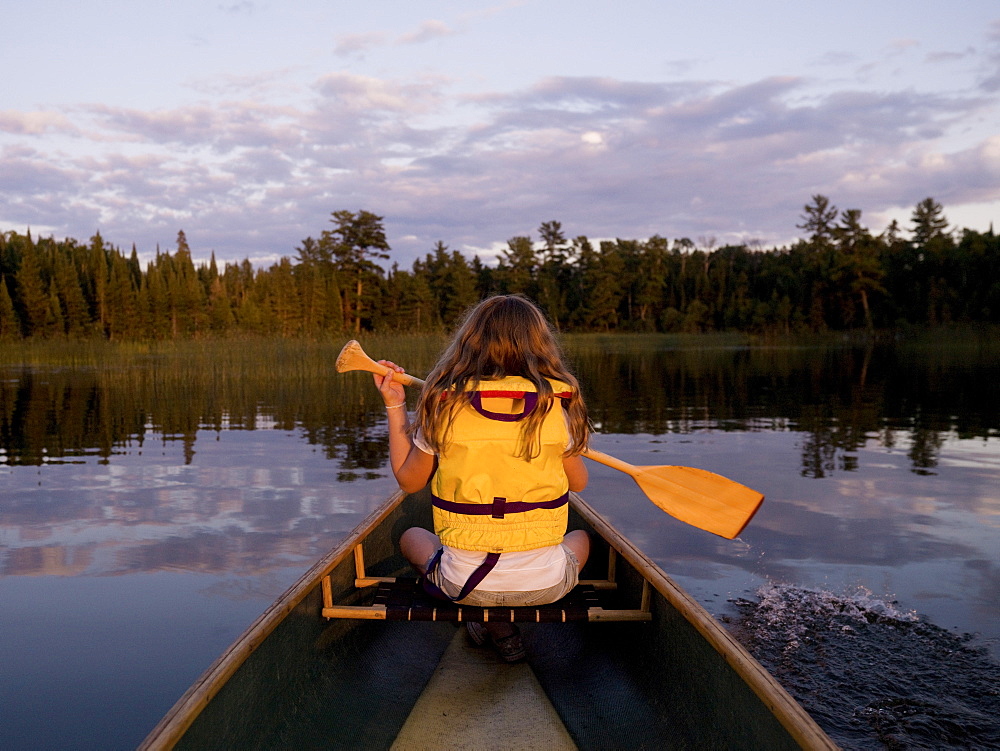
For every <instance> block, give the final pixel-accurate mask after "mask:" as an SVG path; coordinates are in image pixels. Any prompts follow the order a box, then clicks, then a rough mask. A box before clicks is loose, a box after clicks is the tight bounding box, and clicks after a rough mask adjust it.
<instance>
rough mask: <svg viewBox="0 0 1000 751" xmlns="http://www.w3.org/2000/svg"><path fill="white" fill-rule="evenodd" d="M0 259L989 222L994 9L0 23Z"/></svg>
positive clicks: (652, 0) (319, 5) (188, 10)
mask: <svg viewBox="0 0 1000 751" xmlns="http://www.w3.org/2000/svg"><path fill="white" fill-rule="evenodd" d="M0 17H2V18H3V19H4V24H3V25H4V28H5V34H4V42H3V44H2V45H0V81H2V84H0V231H3V232H8V231H15V232H19V233H23V232H25V231H27V230H28V229H29V228H30V230H31V232H32V233H33V235H34V236H36V237H37V236H43V237H48V236H53V237H55V238H57V239H62V238H64V237H71V238H74V239H77V240H80V241H82V242H86V241H87V240H89V238H90V237H91V236H92V235H93V234H94V233H95V232H100V233H101V235H102V236H103V237H104V239H105V241H106V242H108V243H111V244H112V245H115V246H117V247H120V248H122V249H123V251H124V252H126V253H127V252H130V251H131V247H132V245H133V244H134V245H135V246H136V248H137V250H138V252H139V255H140V258H143V259H145V260H149V259H151V258H152V257H153V256H154V254H155V252H156V249H157V247H159V248H160V249H162V250H164V251H173V250H175V249H176V239H177V233H178V231H179V230H183V231H184V232H185V235H186V237H187V240H188V243H189V244H190V247H191V250H192V254H193V256H194V257H195V259H196V260H207V258H208V257H209V255H210V254H211V253H213V252H214V253H215V256H216V259H217V261H218V262H219V263H220V264H221V263H223V262H239V261H242V260H243V259H250V260H251V261H253V262H254V263H255V264H258V265H261V266H266V265H269V264H270V263H273V262H274V261H276V260H277V259H279V258H280V257H282V256H291V257H294V256H295V249H296V248H297V247H298V246H299V245H300V244H301V241H302V240H303V239H304V238H306V237H318V236H319V235H320V234H321V233H322V232H323V231H324V230H326V229H332V228H333V225H332V224H331V223H330V218H331V213H332V212H334V211H338V210H342V209H347V210H350V211H359V210H362V209H364V210H367V211H372V212H374V213H375V214H378V215H379V216H382V217H383V218H384V226H385V230H386V235H387V239H388V241H389V244H390V245H391V246H392V252H391V256H392V257H391V259H390V261H389V262H390V263H392V262H398V263H399V264H400V266H401V267H403V268H410V267H411V265H412V262H413V261H414V260H415V259H417V258H421V257H423V256H424V255H426V254H427V253H429V252H431V251H432V249H433V248H434V246H435V245H436V243H437V242H439V241H441V242H444V243H445V244H446V245H447V246H448V247H449V248H451V249H453V250H459V251H461V252H462V253H463V254H465V255H466V256H467V257H471V256H472V255H479V256H480V257H481V258H482V259H483V260H484V261H485V262H487V263H490V262H492V260H493V259H495V257H496V254H497V253H498V251H499V249H501V248H502V247H504V246H505V245H506V241H507V240H508V239H510V238H512V237H514V236H518V235H529V236H531V237H532V238H533V239H535V240H538V227H539V225H540V224H541V223H543V222H548V221H558V222H560V223H561V225H562V229H563V232H564V233H565V235H566V236H567V238H573V237H577V236H579V235H586V236H587V237H589V238H590V239H591V240H597V239H604V238H624V239H644V238H647V237H650V236H653V235H660V236H662V237H665V238H667V239H671V240H672V239H676V238H681V237H687V238H690V239H691V240H693V241H694V242H695V244H696V245H699V246H700V247H706V248H709V247H713V246H714V247H718V246H721V245H724V244H727V243H748V244H750V245H751V246H752V247H763V248H770V247H777V246H781V245H784V244H786V243H789V242H792V241H794V240H795V239H796V238H798V237H801V236H802V231H801V230H800V229H798V228H797V227H796V225H797V224H801V223H802V221H803V220H802V214H803V207H804V205H805V204H807V203H810V202H811V197H812V196H813V195H816V194H822V195H825V196H827V197H829V198H830V200H831V202H832V203H833V204H834V205H835V206H837V207H838V208H839V209H841V210H844V209H848V208H857V209H861V210H862V212H863V214H862V222H863V223H864V224H865V225H866V226H868V227H869V228H870V229H871V230H872V231H873V232H874V233H878V232H881V231H883V230H884V229H885V227H886V226H887V225H888V223H889V222H890V221H891V220H892V219H896V220H898V221H899V223H900V226H901V227H903V229H904V230H905V229H908V228H909V227H910V215H911V213H912V211H913V207H914V206H915V205H916V204H917V203H918V202H920V201H922V200H923V199H925V198H927V197H932V198H934V199H935V200H936V201H938V202H939V203H941V204H942V205H943V207H944V213H945V216H946V217H947V218H948V220H949V221H950V223H951V225H952V227H953V228H955V229H959V228H965V227H967V228H970V229H975V230H979V231H986V230H988V229H989V228H990V226H991V224H992V223H993V222H996V221H1000V4H998V3H997V2H996V0H959V2H953V3H944V2H929V1H926V0H905V1H897V0H878V1H877V2H872V1H871V0H864V1H861V0H841V2H837V3H830V2H814V1H811V0H799V1H798V2H792V1H791V0H756V1H755V2H753V3H747V2H743V1H737V0H716V1H715V2H713V3H701V2H698V3H695V2H676V1H674V2H671V1H669V0H618V2H614V3H611V2H596V1H594V0H492V1H488V2H472V1H470V0H464V1H462V2H444V1H438V0H426V1H418V0H371V1H370V2H357V1H356V0H355V1H354V2H343V1H342V0H286V1H285V2H276V0H217V1H215V2H213V1H212V0H207V1H206V0H171V1H170V2H162V0H79V1H78V2H75V3H66V2H65V0H32V2H30V3H29V2H23V0H0Z"/></svg>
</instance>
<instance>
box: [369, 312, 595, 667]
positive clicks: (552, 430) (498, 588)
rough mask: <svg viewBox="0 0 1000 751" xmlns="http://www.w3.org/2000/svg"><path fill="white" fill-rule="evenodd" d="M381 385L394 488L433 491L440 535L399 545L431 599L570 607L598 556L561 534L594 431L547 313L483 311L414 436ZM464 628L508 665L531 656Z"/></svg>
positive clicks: (407, 538) (462, 336) (435, 381)
mask: <svg viewBox="0 0 1000 751" xmlns="http://www.w3.org/2000/svg"><path fill="white" fill-rule="evenodd" d="M380 362H382V364H383V365H386V366H388V367H390V368H392V369H394V370H396V371H398V372H402V371H403V369H402V368H401V367H399V366H398V365H396V364H394V363H392V362H388V361H385V360H382V361H380ZM375 384H376V386H377V387H378V389H379V392H380V393H381V395H382V398H383V400H384V401H385V406H386V410H387V415H388V423H389V462H390V465H391V466H392V472H393V474H394V475H395V477H396V481H397V482H398V483H399V487H400V488H402V489H403V490H404V491H406V492H408V493H414V492H416V491H418V490H420V489H421V488H423V487H424V486H425V485H426V484H427V483H428V481H430V482H431V492H432V497H433V504H434V532H430V531H428V530H426V529H421V528H418V527H413V528H411V529H408V530H406V532H405V533H404V534H403V536H402V538H401V540H400V547H401V550H402V553H403V555H404V556H405V557H406V559H407V560H408V561H409V562H410V563H411V564H412V565H413V567H414V568H415V569H416V570H417V571H418V572H420V574H421V575H422V576H423V577H424V582H425V587H427V588H428V590H429V591H432V592H433V593H434V594H436V595H437V596H439V597H444V598H447V599H451V600H454V601H456V602H461V603H462V604H466V605H474V606H479V607H491V606H517V605H541V604H545V603H549V602H554V601H555V600H558V599H560V598H561V597H563V596H564V595H566V594H567V593H568V592H569V591H570V590H571V589H572V588H573V587H574V586H575V585H576V583H577V580H578V577H579V573H580V570H581V569H582V568H583V564H584V563H585V562H586V560H587V555H588V554H589V552H590V540H589V538H588V537H587V533H586V532H583V531H580V530H576V531H573V532H570V533H569V534H566V524H567V518H568V517H567V514H568V507H567V501H568V491H571V490H572V491H580V490H583V489H584V487H586V485H587V468H586V466H585V465H584V463H583V459H582V458H581V456H580V454H581V453H582V452H583V451H584V450H585V449H586V447H587V442H588V440H589V437H590V425H589V422H588V419H587V409H586V406H585V405H584V403H583V399H582V398H581V397H580V391H579V385H578V383H577V381H576V378H574V377H573V375H572V374H571V373H570V372H569V370H568V369H567V367H566V366H565V364H564V363H563V361H562V355H561V352H560V350H559V346H558V344H557V343H556V340H555V337H554V335H553V333H552V330H551V328H550V326H549V324H548V321H547V320H546V318H545V316H544V315H543V314H542V312H541V311H540V310H539V309H538V308H537V307H535V306H534V305H533V304H532V303H531V302H529V301H528V300H527V299H525V298H524V297H521V296H520V295H502V296H497V297H491V298H488V299H486V300H484V301H483V302H481V303H479V305H477V306H476V307H474V308H473V309H472V310H471V311H470V312H469V313H468V314H467V316H466V318H465V320H464V322H463V323H462V325H461V326H460V327H459V329H458V331H457V332H456V333H455V335H454V338H453V339H452V341H451V343H450V345H449V346H448V348H447V349H446V350H445V352H444V354H443V355H442V356H441V359H440V360H439V361H438V363H437V365H435V366H434V369H433V370H432V371H431V373H430V375H429V376H428V377H427V382H426V385H425V386H424V389H423V391H422V392H421V394H420V399H419V401H418V402H417V408H416V414H415V423H414V425H413V426H412V427H411V426H410V425H409V420H408V416H407V413H406V409H405V395H404V392H403V386H402V385H400V384H399V383H397V382H396V381H394V380H392V378H391V377H390V376H375ZM466 627H467V628H468V630H469V634H470V636H471V637H472V639H473V640H474V641H475V642H476V643H477V644H483V643H484V642H485V641H486V640H487V639H488V638H489V639H491V640H492V642H493V645H494V646H495V647H496V649H497V650H498V651H499V652H500V654H501V656H502V657H503V658H504V659H505V660H507V661H508V662H514V661H516V660H519V659H522V658H523V657H524V647H523V645H522V643H521V638H520V634H519V631H518V629H517V626H515V625H514V624H511V623H497V622H489V623H486V624H482V623H471V622H467V623H466Z"/></svg>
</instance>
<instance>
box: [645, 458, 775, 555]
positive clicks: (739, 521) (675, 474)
mask: <svg viewBox="0 0 1000 751" xmlns="http://www.w3.org/2000/svg"><path fill="white" fill-rule="evenodd" d="M635 469H636V470H637V471H636V472H634V473H633V474H632V478H633V479H634V480H635V481H636V483H637V484H638V485H639V487H640V488H641V489H642V491H643V492H644V493H645V494H646V495H647V496H648V497H649V500H651V501H652V502H653V503H655V504H656V505H657V506H659V507H660V508H661V509H663V510H664V511H666V512H667V513H668V514H670V515H671V516H673V517H675V518H677V519H680V520H681V521H682V522H686V523H687V524H691V525H692V526H695V527H698V528H699V529H704V530H706V531H708V532H712V533H713V534H717V535H719V536H721V537H725V538H726V539H729V540H731V539H733V538H734V537H736V536H737V535H739V533H740V532H742V531H743V528H744V527H745V526H746V525H747V523H748V522H749V521H750V520H751V519H752V518H753V515H754V514H755V513H757V509H758V508H760V504H761V503H763V501H764V496H763V494H761V493H758V492H757V491H756V490H752V489H751V488H748V487H747V486H746V485H740V484H739V483H738V482H734V481H733V480H730V479H728V478H726V477H723V476H722V475H717V474H715V473H714V472H709V471H708V470H704V469H696V468H694V467H636V468H635Z"/></svg>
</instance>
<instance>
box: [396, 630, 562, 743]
mask: <svg viewBox="0 0 1000 751" xmlns="http://www.w3.org/2000/svg"><path fill="white" fill-rule="evenodd" d="M497 697H503V700H502V701H497ZM392 748H393V749H395V750H396V751H419V750H421V749H435V750H437V749H442V748H467V749H489V748H544V749H547V750H548V751H561V750H562V749H575V748H576V745H575V744H574V743H573V740H572V738H570V735H569V732H568V731H567V730H566V726H565V725H563V722H562V720H561V719H559V715H558V714H557V713H556V710H555V708H554V707H553V706H552V702H551V701H549V698H548V696H546V694H545V692H544V691H543V690H542V686H541V684H539V682H538V679H537V678H536V677H535V674H534V672H533V671H532V670H531V668H530V667H529V666H528V664H527V663H524V662H521V663H516V664H513V665H508V664H506V663H504V662H503V661H502V660H501V659H500V657H499V656H498V655H497V654H496V653H495V652H493V650H491V649H490V648H489V647H475V646H473V645H472V644H470V643H469V640H468V638H467V637H466V635H465V629H464V628H461V629H458V630H457V631H456V633H455V638H454V639H452V640H451V644H449V645H448V649H447V650H445V653H444V655H443V656H442V657H441V661H440V662H439V663H438V666H437V669H436V670H435V671H434V676H433V677H432V678H431V680H430V682H429V683H428V684H427V687H426V688H425V689H424V692H423V693H422V694H421V695H420V698H419V699H418V700H417V703H416V704H415V705H414V707H413V710H412V711H411V712H410V715H409V717H407V719H406V723H405V724H404V725H403V728H402V730H401V731H400V733H399V735H398V736H397V737H396V742H395V743H394V744H393V745H392Z"/></svg>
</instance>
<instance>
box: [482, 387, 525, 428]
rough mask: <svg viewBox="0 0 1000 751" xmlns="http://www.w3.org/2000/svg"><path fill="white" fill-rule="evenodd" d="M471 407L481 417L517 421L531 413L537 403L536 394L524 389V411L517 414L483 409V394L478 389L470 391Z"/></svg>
mask: <svg viewBox="0 0 1000 751" xmlns="http://www.w3.org/2000/svg"><path fill="white" fill-rule="evenodd" d="M470 403H471V404H472V408H473V409H474V410H476V412H478V413H479V414H481V415H482V416H483V417H487V418H489V419H490V420H499V421H501V422H518V421H520V420H523V419H524V418H525V417H527V416H528V415H530V414H531V411H532V410H533V409H534V408H535V405H536V404H538V394H536V393H535V392H534V391H526V392H525V394H524V412H522V413H521V414H519V415H509V414H507V413H505V412H490V411H489V410H488V409H483V395H482V394H481V393H480V392H479V391H473V392H472V398H471V400H470Z"/></svg>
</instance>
